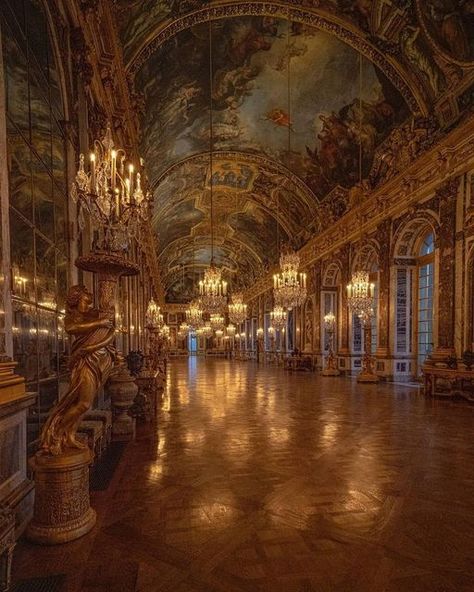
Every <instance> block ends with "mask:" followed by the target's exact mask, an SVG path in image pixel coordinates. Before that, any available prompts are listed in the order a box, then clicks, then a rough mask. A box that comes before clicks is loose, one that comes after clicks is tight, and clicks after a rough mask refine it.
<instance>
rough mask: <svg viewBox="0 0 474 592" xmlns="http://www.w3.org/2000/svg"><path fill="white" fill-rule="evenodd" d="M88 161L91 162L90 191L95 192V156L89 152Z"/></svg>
mask: <svg viewBox="0 0 474 592" xmlns="http://www.w3.org/2000/svg"><path fill="white" fill-rule="evenodd" d="M90 161H91V191H93V192H94V191H95V154H94V152H91V154H90Z"/></svg>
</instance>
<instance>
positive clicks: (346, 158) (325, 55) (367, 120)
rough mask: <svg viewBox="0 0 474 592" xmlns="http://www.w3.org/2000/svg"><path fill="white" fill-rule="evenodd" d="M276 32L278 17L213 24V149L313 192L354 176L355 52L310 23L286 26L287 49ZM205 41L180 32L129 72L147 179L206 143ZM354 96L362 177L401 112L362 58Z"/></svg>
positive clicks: (202, 32) (280, 25)
mask: <svg viewBox="0 0 474 592" xmlns="http://www.w3.org/2000/svg"><path fill="white" fill-rule="evenodd" d="M286 36H287V23H286V22H285V21H281V20H275V19H266V18H260V17H257V18H252V17H239V18H233V19H224V20H221V21H218V22H216V23H214V26H213V46H214V50H213V53H214V69H213V97H212V107H213V120H214V149H215V150H216V151H228V150H240V151H245V152H250V153H255V154H264V155H265V156H267V157H269V158H271V159H273V160H276V161H278V162H280V163H281V164H283V165H285V166H287V167H288V168H289V169H290V170H291V171H292V172H293V173H295V174H296V175H298V177H299V178H300V179H302V180H303V181H304V182H305V183H306V184H307V185H308V186H309V187H310V189H311V190H312V192H313V193H314V194H315V195H316V196H317V197H318V198H321V197H323V196H324V195H326V194H327V193H328V192H329V191H330V190H331V189H333V188H334V187H335V186H336V185H338V184H340V185H342V186H350V185H352V184H354V183H355V182H356V181H357V178H358V152H359V150H358V141H359V119H360V110H359V100H358V98H359V54H358V53H357V52H356V51H354V50H353V49H352V48H351V47H349V46H348V45H346V44H344V43H342V42H341V41H339V40H338V39H337V38H335V37H333V36H331V35H329V34H327V33H325V32H323V31H318V30H317V29H314V28H308V27H302V26H300V25H296V24H295V25H293V26H292V28H291V41H290V44H289V46H288V43H287V39H286ZM208 47H209V41H208V25H206V24H205V25H200V26H197V27H195V28H193V29H190V30H186V31H183V32H182V33H179V34H178V35H177V36H176V37H175V38H173V39H172V40H170V41H169V42H167V43H166V44H165V46H164V47H163V48H162V49H161V51H158V52H155V54H153V56H152V57H151V58H150V60H149V61H148V62H147V63H146V64H145V65H144V66H143V68H142V69H141V70H140V72H139V73H138V76H137V79H136V84H137V85H138V86H139V87H140V88H141V89H142V90H143V92H144V95H145V101H146V103H145V104H146V106H145V116H144V117H143V120H142V133H143V143H142V153H143V156H144V158H145V161H146V162H147V163H148V173H149V175H150V177H151V178H152V179H155V178H156V177H157V176H158V175H160V174H161V173H162V172H163V171H164V170H166V168H168V167H169V166H171V165H173V164H174V163H176V162H177V161H179V160H181V159H182V158H185V157H187V156H189V155H190V154H197V153H200V152H202V151H205V150H207V149H208V147H209V114H208V108H209V104H210V87H209V65H208V64H209V51H208ZM289 59H291V76H292V83H291V105H290V106H289V105H288V100H287V80H288V77H287V64H288V60H289ZM362 99H363V103H362V119H363V129H362V143H363V148H364V150H363V153H364V159H363V160H364V172H365V173H366V174H367V173H368V171H369V169H370V166H371V163H372V159H373V154H374V150H375V148H376V146H377V145H378V144H379V143H380V142H381V141H382V140H383V139H385V138H386V136H387V135H388V133H389V132H390V130H391V129H392V128H393V126H394V125H396V124H397V123H400V122H401V121H402V120H403V119H404V118H405V117H406V116H407V114H408V110H407V108H406V106H405V104H404V102H403V100H402V98H401V97H400V95H399V93H398V92H397V91H396V90H395V89H394V88H393V87H392V86H391V84H390V83H389V82H388V81H387V79H386V78H385V76H384V75H383V74H382V73H381V72H380V71H379V70H378V69H376V68H375V67H374V66H373V65H372V64H371V63H370V62H369V61H368V60H366V59H363V68H362ZM290 109H291V114H290ZM288 131H290V141H291V145H290V146H289V139H288V135H289V134H288Z"/></svg>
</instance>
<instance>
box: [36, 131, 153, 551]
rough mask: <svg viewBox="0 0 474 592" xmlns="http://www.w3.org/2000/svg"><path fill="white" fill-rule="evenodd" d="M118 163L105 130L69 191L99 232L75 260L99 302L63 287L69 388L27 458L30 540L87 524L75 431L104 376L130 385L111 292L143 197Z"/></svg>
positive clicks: (83, 470)
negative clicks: (31, 490) (117, 343)
mask: <svg viewBox="0 0 474 592" xmlns="http://www.w3.org/2000/svg"><path fill="white" fill-rule="evenodd" d="M125 160H126V156H125V153H124V151H123V150H120V149H118V150H116V149H115V148H114V144H113V141H112V135H111V132H110V128H108V129H107V133H106V136H105V138H104V139H103V140H102V141H96V142H95V143H94V148H93V150H92V152H91V155H90V170H89V172H86V170H85V162H84V157H83V156H82V155H81V157H80V162H79V170H78V172H77V175H76V180H75V182H74V184H73V187H72V191H71V195H72V197H73V199H75V200H76V201H77V202H78V204H79V225H80V226H81V227H83V226H84V224H85V216H84V214H85V213H87V214H88V215H89V216H90V220H91V223H92V227H93V230H95V231H96V232H97V235H98V237H99V240H98V241H97V242H96V245H95V246H96V248H95V250H94V251H93V252H91V253H90V254H89V255H85V256H82V257H79V258H78V259H77V261H76V263H75V264H76V266H77V267H78V268H79V269H81V270H83V271H88V272H91V273H93V274H94V275H95V276H96V277H97V286H98V293H97V298H96V301H97V303H98V306H97V308H93V307H92V302H93V301H94V298H93V296H92V295H91V294H90V293H89V292H88V291H87V289H86V288H84V287H83V286H73V287H72V288H71V289H70V290H69V293H68V296H67V306H66V316H65V330H66V332H67V333H68V334H69V335H70V336H71V337H72V339H73V342H72V351H71V358H70V371H71V373H70V384H69V389H68V391H67V392H66V394H65V395H64V396H63V397H62V398H61V400H60V401H59V402H58V403H57V404H56V405H55V407H53V409H52V410H51V413H50V415H49V417H48V419H47V421H46V423H45V425H44V428H43V430H42V433H41V437H40V450H39V451H38V452H37V453H36V455H35V456H34V457H33V458H32V459H31V461H30V462H31V466H32V468H33V471H34V474H35V485H36V490H35V505H34V516H33V520H32V521H31V523H30V525H29V529H28V536H29V538H30V539H31V540H33V541H35V542H40V543H44V544H57V543H63V542H67V541H72V540H74V539H76V538H78V537H80V536H82V535H84V534H86V533H87V532H89V530H91V528H92V527H93V526H94V524H95V521H96V514H95V511H94V510H93V509H92V508H91V507H90V502H89V465H90V463H91V460H92V452H91V451H90V450H89V448H88V446H87V445H86V444H85V443H84V442H82V441H81V440H79V439H78V438H77V436H76V433H77V429H78V427H79V423H80V421H81V419H82V417H83V415H84V413H85V412H86V411H88V410H89V409H90V407H91V406H92V404H93V402H94V399H95V397H96V395H97V392H98V390H99V389H100V388H101V387H103V386H104V384H105V383H106V382H107V380H108V379H109V378H110V377H112V376H113V375H114V374H115V375H118V376H119V377H120V381H121V383H122V386H123V384H124V383H125V382H127V383H128V385H129V386H130V385H132V383H133V379H131V377H130V375H129V374H128V370H127V368H126V365H125V361H124V360H123V358H122V357H121V356H119V355H117V351H116V350H115V347H114V346H113V342H114V339H115V326H114V324H115V317H116V315H115V293H116V287H117V283H118V281H119V279H120V278H121V277H122V276H127V275H128V276H132V275H136V274H138V273H139V267H138V265H136V264H135V263H133V262H131V261H129V260H128V259H127V258H126V257H125V251H126V250H127V247H128V243H129V237H130V236H135V235H137V234H138V232H139V228H140V223H141V221H142V220H143V218H144V217H145V214H146V212H147V211H148V204H149V199H148V196H145V195H144V193H143V190H142V186H141V177H140V174H139V173H137V174H135V169H134V166H133V165H132V164H129V165H128V167H127V171H128V172H127V173H125ZM135 388H136V387H135ZM122 390H123V389H122Z"/></svg>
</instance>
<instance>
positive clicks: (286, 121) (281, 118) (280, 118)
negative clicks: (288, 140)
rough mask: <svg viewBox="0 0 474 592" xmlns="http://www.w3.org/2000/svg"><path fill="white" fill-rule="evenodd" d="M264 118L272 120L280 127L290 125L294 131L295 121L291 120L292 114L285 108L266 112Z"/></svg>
mask: <svg viewBox="0 0 474 592" xmlns="http://www.w3.org/2000/svg"><path fill="white" fill-rule="evenodd" d="M264 119H265V120H267V121H271V122H272V123H274V124H275V125H277V126H279V127H289V128H290V129H291V130H292V131H294V130H293V122H292V121H290V116H289V115H288V113H287V112H286V111H284V110H283V109H279V108H276V109H272V110H271V111H268V113H266V114H265V117H264Z"/></svg>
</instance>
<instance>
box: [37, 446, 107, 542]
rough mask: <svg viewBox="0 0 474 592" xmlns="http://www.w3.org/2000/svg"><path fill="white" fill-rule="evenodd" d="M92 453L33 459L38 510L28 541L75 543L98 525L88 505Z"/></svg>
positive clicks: (43, 455)
mask: <svg viewBox="0 0 474 592" xmlns="http://www.w3.org/2000/svg"><path fill="white" fill-rule="evenodd" d="M91 460H92V455H91V452H90V450H89V449H88V448H87V449H84V450H78V449H68V450H67V451H66V452H65V453H63V454H60V455H58V456H53V455H51V454H47V453H44V452H38V453H36V455H35V456H34V457H33V458H32V459H30V465H31V468H32V469H33V471H34V473H35V487H36V491H35V506H34V515H33V520H32V521H31V522H30V524H29V526H28V529H27V536H28V538H29V539H30V540H31V541H33V542H35V543H41V544H44V545H56V544H60V543H67V542H68V541H73V540H75V539H77V538H79V537H81V536H83V535H85V534H87V533H88V532H89V531H90V530H91V529H92V528H93V527H94V525H95V522H96V513H95V510H93V509H92V508H91V507H90V503H89V465H90V463H91Z"/></svg>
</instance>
